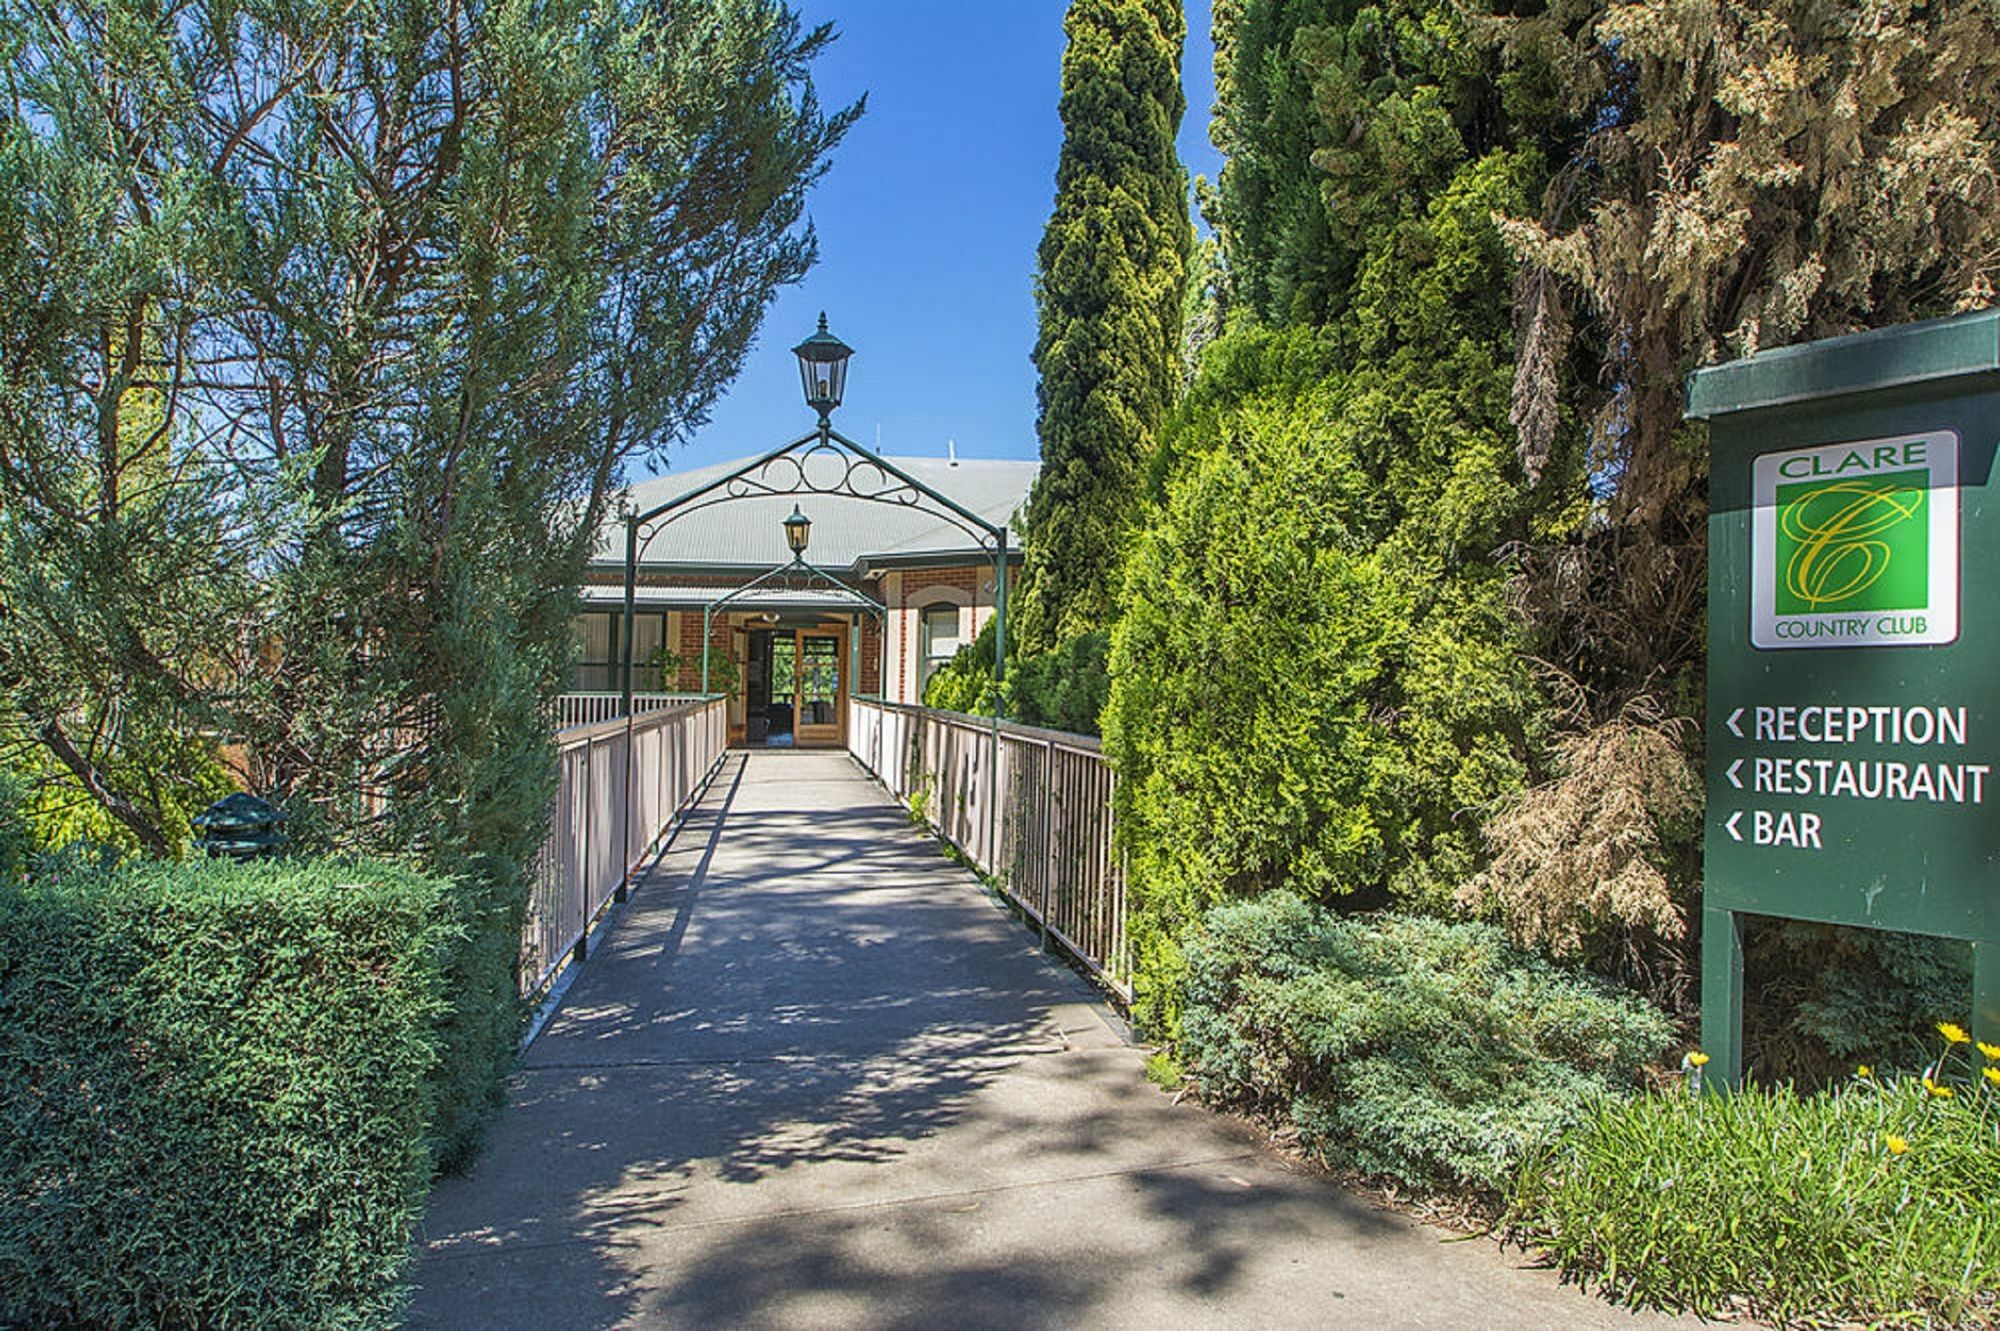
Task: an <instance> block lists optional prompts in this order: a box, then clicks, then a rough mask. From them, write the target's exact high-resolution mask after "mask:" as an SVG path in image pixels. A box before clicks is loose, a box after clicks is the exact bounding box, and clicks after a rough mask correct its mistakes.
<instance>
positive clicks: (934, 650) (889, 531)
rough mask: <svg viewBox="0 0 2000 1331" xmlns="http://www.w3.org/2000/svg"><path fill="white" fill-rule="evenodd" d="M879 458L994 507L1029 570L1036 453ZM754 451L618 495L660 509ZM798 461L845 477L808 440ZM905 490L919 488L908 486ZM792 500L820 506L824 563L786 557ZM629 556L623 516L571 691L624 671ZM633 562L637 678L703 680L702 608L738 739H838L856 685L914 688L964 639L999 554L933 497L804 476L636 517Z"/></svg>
mask: <svg viewBox="0 0 2000 1331" xmlns="http://www.w3.org/2000/svg"><path fill="white" fill-rule="evenodd" d="M886 460H887V461H888V462H890V463H891V464H892V465H894V466H895V467H897V468H899V469H900V470H902V471H904V472H906V473H908V474H909V475H911V476H913V477H915V478H916V479H917V480H919V481H921V482H922V483H923V484H925V485H927V486H930V487H931V488H933V489H935V490H937V491H939V492H941V493H943V494H946V495H949V496H950V497H951V498H952V499H953V501H955V502H956V503H958V504H959V505H960V506H962V507H963V508H965V509H967V510H969V511H971V512H973V513H976V514H978V515H979V517H980V518H982V519H984V520H985V521H987V522H990V523H993V524H994V525H1001V524H1005V525H1006V526H1007V527H1008V528H1009V532H1010V544H1015V546H1016V548H1014V549H1011V550H1010V551H1009V555H1010V559H1009V572H1008V581H1009V584H1010V586H1011V585H1012V584H1013V582H1014V581H1015V579H1016V578H1017V576H1018V573H1019V569H1020V556H1019V550H1018V545H1017V544H1016V543H1017V540H1018V537H1017V536H1016V535H1015V533H1016V532H1017V529H1018V526H1019V522H1018V512H1019V510H1020V508H1021V506H1022V505H1023V504H1024V503H1026V501H1027V497H1028V490H1029V487H1030V486H1031V485H1032V484H1033V483H1034V479H1035V471H1036V468H1037V466H1038V465H1039V464H1037V463H1035V462H1022V461H1005V460H996V459H975V458H964V459H960V458H909V457H898V458H888V459H886ZM748 461H749V460H748V459H745V460H743V461H738V462H725V463H720V464H717V465H716V466H713V467H706V468H702V469H700V470H697V471H690V472H686V473H681V474H677V475H672V476H666V477H662V478H660V479H658V480H652V481H645V482H642V483H640V484H638V485H635V486H633V487H632V488H631V489H630V490H629V491H628V492H627V495H626V499H627V501H628V503H627V505H625V506H621V507H624V508H626V509H627V511H632V512H644V511H647V510H650V509H652V508H654V507H656V506H657V505H659V504H662V503H665V502H667V501H668V500H671V499H673V498H675V497H677V496H680V495H686V494H691V493H693V492H694V491H696V490H699V489H701V488H702V487H703V486H705V485H709V484H711V483H713V482H715V481H718V480H721V479H723V478H724V477H727V476H729V475H730V474H731V473H733V472H736V471H738V470H740V469H741V468H742V467H744V466H745V465H746V463H747V462H748ZM800 465H801V466H802V467H803V469H804V470H803V473H802V474H803V475H804V476H805V477H806V478H807V480H808V482H809V485H810V487H812V488H813V489H832V488H839V484H838V483H839V481H840V479H841V477H840V475H839V474H838V473H837V472H829V471H828V470H827V469H828V468H837V467H841V466H845V465H846V464H845V461H844V460H843V459H841V458H838V457H829V456H819V457H812V456H808V457H806V458H805V459H804V460H803V461H802V463H801V464H800ZM859 467H860V469H861V474H859V475H857V476H856V477H855V478H853V479H854V488H857V489H861V490H863V491H865V492H871V493H873V492H881V491H884V490H894V489H895V488H896V487H895V486H894V485H893V483H890V484H886V485H885V484H884V482H889V481H890V478H888V477H886V476H884V475H883V474H882V473H879V472H874V469H873V468H870V467H869V466H868V464H867V463H865V462H863V463H861V464H859ZM870 473H872V474H870ZM800 488H805V487H800ZM901 497H903V498H908V497H912V496H910V495H909V492H907V491H904V492H903V495H902V496H901ZM794 506H796V507H797V508H798V509H799V511H800V512H802V513H803V514H804V515H805V516H806V517H807V518H809V519H810V520H811V523H812V528H811V538H810V543H809V545H808V547H807V550H806V552H805V558H806V559H807V560H808V561H810V565H811V568H812V569H813V570H817V572H818V573H819V574H822V575H824V576H823V577H821V576H812V575H809V574H808V573H807V572H806V570H805V569H802V568H801V567H799V566H797V565H794V564H793V563H792V554H791V550H790V549H789V547H788V546H787V543H786V539H785V533H784V520H785V519H786V518H787V517H789V516H790V515H791V513H792V511H793V509H794ZM624 560H625V526H624V523H623V521H622V519H613V520H612V521H611V522H608V523H607V524H606V526H605V528H604V529H603V530H602V531H601V532H600V534H599V539H598V546H597V551H596V555H595V557H594V558H593V560H592V562H591V565H590V570H589V572H588V574H587V575H586V578H585V585H584V587H583V597H584V605H585V609H584V612H583V613H582V614H581V615H580V616H579V618H578V620H577V638H578V642H579V645H580V649H581V650H580V652H579V656H578V662H577V665H576V667H575V669H574V671H573V674H572V679H571V688H572V689H574V690H575V691H577V692H581V693H612V692H617V691H618V690H619V689H620V687H621V682H622V681H621V673H622V662H623V659H624V654H623V637H622V634H623V620H624V615H623V603H624V567H625V564H624ZM638 570H639V572H638V580H637V596H636V601H635V615H634V623H633V634H632V641H633V649H634V651H633V659H634V661H635V662H636V663H637V664H636V666H635V669H634V672H633V688H634V691H635V692H638V693H650V692H670V693H671V692H688V691H693V690H695V689H698V688H699V687H700V684H701V668H702V651H701V646H702V625H703V622H704V620H707V621H709V623H710V631H709V644H710V649H711V650H710V655H709V661H708V664H709V680H710V687H711V688H712V689H713V690H714V691H716V692H727V693H728V694H729V695H730V706H729V726H730V740H731V742H732V743H736V744H745V743H747V744H800V745H815V744H823V745H838V744H841V743H844V742H845V739H846V726H847V703H846V700H847V699H848V698H849V697H850V696H852V695H855V694H861V695H864V696H875V697H881V698H885V699H887V700H889V701H891V702H916V701H918V700H919V699H920V698H921V697H922V694H923V685H924V681H925V680H926V679H928V678H929V676H930V672H931V671H933V670H935V669H936V668H937V667H938V666H939V665H940V664H942V663H943V662H944V661H946V660H948V659H950V657H951V655H952V654H953V653H954V652H956V651H957V650H958V648H959V646H960V645H961V644H963V643H967V642H970V641H971V640H972V639H973V637H974V636H975V635H977V634H978V632H979V631H980V629H981V628H983V627H984V626H985V624H986V621H987V620H988V619H990V618H991V617H992V615H993V609H994V585H993V584H994V569H993V559H992V556H991V554H990V553H989V552H988V551H987V550H986V549H984V548H982V547H981V545H980V543H979V540H978V538H977V536H976V535H975V534H973V533H970V532H967V531H964V530H962V529H961V528H959V527H958V526H955V525H953V524H952V523H951V522H950V521H949V520H947V519H945V518H944V517H941V516H939V514H938V512H937V511H936V510H935V509H934V508H926V507H924V506H923V505H921V504H919V503H905V502H900V500H899V499H891V500H889V501H886V502H885V501H869V500H865V499H859V498H855V497H853V496H851V495H846V494H831V493H815V492H810V490H809V492H807V493H787V494H783V495H769V494H766V495H746V496H744V497H734V498H729V499H727V500H725V501H723V502H718V503H713V504H709V505H706V506H691V507H690V510H689V511H687V512H685V513H684V514H682V515H681V516H678V517H676V518H674V520H672V521H671V522H668V523H666V524H665V525H663V526H661V527H660V528H659V529H658V530H657V531H655V532H653V533H651V534H650V535H647V534H644V533H642V546H641V549H640V554H639V561H638ZM760 580H761V581H760ZM752 584H756V585H755V586H754V587H753V586H752ZM725 598H726V599H725ZM862 598H865V600H863V599H862ZM870 602H872V603H874V604H873V605H870V604H869V603H870ZM876 605H879V606H880V607H881V611H880V612H879V613H878V612H877V610H876V609H875V608H874V606H876Z"/></svg>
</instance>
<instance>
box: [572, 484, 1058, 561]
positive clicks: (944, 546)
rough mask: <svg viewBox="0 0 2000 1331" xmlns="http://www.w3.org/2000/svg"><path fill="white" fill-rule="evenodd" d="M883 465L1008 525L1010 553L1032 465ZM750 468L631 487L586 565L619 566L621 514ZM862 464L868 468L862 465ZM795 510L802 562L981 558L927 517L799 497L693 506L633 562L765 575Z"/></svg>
mask: <svg viewBox="0 0 2000 1331" xmlns="http://www.w3.org/2000/svg"><path fill="white" fill-rule="evenodd" d="M885 460H886V461H888V462H890V463H892V464H894V465H895V466H897V467H899V468H901V469H902V470H903V471H905V472H907V473H909V474H910V475H911V476H913V477H915V478H916V479H917V480H919V481H922V482H923V483H924V484H925V485H928V486H930V487H932V488H933V489H935V490H938V491H940V492H942V493H944V494H947V495H949V496H951V498H952V499H953V500H954V501H956V502H957V503H958V504H960V505H961V506H963V507H964V508H966V509H969V510H970V511H972V512H974V513H976V514H978V515H979V516H980V517H981V518H983V519H985V520H986V521H988V522H991V523H993V524H994V525H995V526H1000V525H1005V526H1007V527H1008V528H1009V544H1010V546H1018V541H1017V540H1015V539H1014V532H1015V530H1017V529H1018V526H1019V523H1018V521H1017V514H1018V512H1019V510H1020V508H1021V506H1022V505H1023V504H1025V503H1026V502H1027V499H1028V490H1029V488H1030V487H1031V486H1033V484H1034V481H1035V473H1036V471H1038V470H1039V469H1040V467H1041V464H1040V463H1039V462H1029V461H1016V460H1013V459H1001V458H961V459H959V460H957V461H956V462H954V461H952V460H950V459H947V458H911V457H890V458H887V459H885ZM752 461H755V459H754V458H739V459H737V460H736V461H734V462H721V463H717V464H716V465H715V466H712V467H702V468H699V469H697V470H694V471H687V472H682V473H679V474H678V475H669V476H662V477H659V478H658V479H655V480H650V481H641V482H640V483H639V484H637V485H634V486H632V487H631V488H630V489H629V490H627V491H626V492H625V498H626V500H627V501H628V503H629V508H625V507H623V506H619V507H617V508H615V509H614V511H615V512H617V513H618V514H620V516H615V517H613V518H612V519H611V520H609V521H607V522H606V523H605V525H604V526H603V527H602V528H601V529H599V531H598V540H597V554H596V558H595V560H594V562H595V563H597V564H599V565H609V566H611V567H614V568H623V567H624V564H625V523H624V518H623V516H622V514H623V513H624V512H628V511H630V512H644V511H646V510H647V509H650V508H654V507H656V506H658V505H660V504H663V503H666V502H667V501H668V500H670V499H673V498H675V497H676V496H679V495H684V494H688V493H691V492H692V491H695V490H698V489H700V488H701V487H702V486H704V485H708V484H712V483H713V482H715V481H718V480H721V479H722V478H723V477H725V476H727V475H729V474H730V473H731V472H733V471H736V470H738V469H739V468H741V467H743V466H745V465H746V464H748V463H750V462H752ZM862 465H863V466H864V467H866V464H865V463H864V464H862ZM840 478H841V468H840V466H839V464H838V463H836V462H835V461H834V460H832V459H829V458H825V457H817V458H814V459H812V460H811V462H810V463H809V464H808V466H807V468H806V476H805V479H806V481H807V483H808V484H809V485H812V486H814V487H831V486H833V485H836V484H838V483H839V481H840ZM794 479H795V473H792V472H790V471H789V470H787V471H786V472H785V474H784V476H783V478H782V483H784V484H789V483H790V482H792V481H793V480H794ZM856 480H857V482H859V483H860V485H861V486H862V488H868V489H876V488H880V486H881V484H882V482H884V481H886V482H887V483H888V484H890V485H894V484H897V482H895V481H894V479H893V478H891V477H886V476H880V475H879V474H877V473H874V472H873V469H869V470H868V473H867V474H866V475H863V476H857V477H856ZM794 504H797V505H798V506H799V509H800V511H802V512H803V513H804V514H805V515H806V516H807V517H809V518H811V519H812V524H813V525H812V545H811V548H810V549H809V550H808V551H807V557H808V558H810V559H811V560H812V562H813V563H815V564H818V565H819V566H820V567H822V568H829V569H841V570H846V569H853V570H856V571H858V570H860V569H861V568H864V567H866V565H867V564H868V562H869V560H870V558H871V557H873V556H886V555H893V556H896V557H898V558H908V557H910V556H913V555H924V554H939V555H944V554H954V553H964V554H977V553H979V550H980V547H979V539H978V537H977V536H975V535H973V534H970V533H967V532H966V531H964V530H963V529H961V528H960V527H958V526H956V525H954V524H953V523H952V522H950V521H947V520H946V519H944V518H942V517H940V516H938V514H937V513H936V512H934V511H926V510H925V509H922V508H917V507H914V506H909V505H905V504H902V503H898V502H880V501H871V500H866V499H857V498H854V497H852V496H849V495H835V494H825V493H812V492H806V493H800V494H786V495H758V496H753V497H746V498H738V499H729V500H727V501H725V502H722V503H716V504H711V505H708V506H706V507H701V508H697V509H696V510H694V511H693V512H690V513H687V514H684V515H683V516H681V517H678V518H676V519H675V520H674V521H672V522H670V523H668V524H667V525H666V526H664V527H662V528H660V529H659V531H658V533H657V534H655V535H654V536H653V537H652V538H651V539H650V540H649V541H646V542H645V544H644V545H643V546H642V548H641V550H640V552H639V562H640V563H641V564H642V565H673V566H700V565H711V566H718V567H726V568H734V569H746V568H770V567H772V566H773V565H777V564H782V563H785V562H786V561H788V560H789V559H790V558H791V557H792V556H791V551H790V550H789V549H788V548H787V547H786V545H785V533H784V529H783V526H782V524H783V522H784V520H785V519H786V518H787V517H789V516H791V512H792V506H793V505H794ZM643 535H644V533H642V536H643Z"/></svg>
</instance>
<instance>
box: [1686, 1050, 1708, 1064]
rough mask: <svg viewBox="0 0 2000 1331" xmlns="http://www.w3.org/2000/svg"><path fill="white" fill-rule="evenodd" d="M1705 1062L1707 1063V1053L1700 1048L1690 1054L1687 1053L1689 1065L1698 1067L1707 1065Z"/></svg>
mask: <svg viewBox="0 0 2000 1331" xmlns="http://www.w3.org/2000/svg"><path fill="white" fill-rule="evenodd" d="M1707 1064H1708V1055H1707V1054H1704V1053H1702V1052H1701V1050H1699V1049H1697V1050H1695V1051H1694V1052H1693V1053H1692V1054H1689V1055H1688V1066H1689V1067H1694V1068H1699V1067H1705V1066H1707Z"/></svg>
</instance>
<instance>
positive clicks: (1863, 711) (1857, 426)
mask: <svg viewBox="0 0 2000 1331" xmlns="http://www.w3.org/2000/svg"><path fill="white" fill-rule="evenodd" d="M1688 415H1689V416H1690V417H1691V418H1694V419H1697V420H1706V421H1708V422H1710V478H1709V496H1710V508H1709V519H1708V536H1709V547H1708V556H1709V572H1708V592H1709V623H1708V634H1709V649H1708V815H1707V828H1706V833H1705V837H1704V858H1705V866H1704V874H1703V877H1704V889H1703V902H1702V906H1703V919H1702V924H1703V929H1704V934H1703V943H1702V1046H1703V1048H1704V1049H1705V1050H1706V1051H1707V1053H1708V1054H1709V1056H1710V1059H1711V1063H1710V1065H1709V1076H1710V1079H1711V1082H1712V1084H1719V1085H1723V1086H1735V1085H1737V1084H1738V1083H1739V1082H1740V1080H1741V1077H1742V1063H1743V1057H1742V1055H1743V1050H1742V1032H1743V1020H1742V1006H1743V948H1742V932H1741V923H1740V920H1739V916H1740V915H1742V914H1753V915H1772V916H1782V917H1786V918H1790V919H1800V920H1818V921H1823V922H1826V923H1831V924H1845V925H1856V926H1861V927H1865V928H1872V929H1890V930H1898V931H1902V932H1907V933H1920V934H1935V935H1940V936H1943V937H1949V938H1963V939H1970V940H1972V942H1973V957H1974V960H1973V968H1974V973H1973V990H1974V992H1973V995H1972V1005H1971V1015H1972V1024H1973V1028H1974V1031H1975V1033H1976V1034H1977V1035H1978V1036H1979V1038H1981V1039H1984V1040H1989V1041H1993V1042H1995V1043H2000V576H1996V574H2000V503H1996V502H1995V496H1994V494H1993V491H1992V486H1991V484H1990V482H1991V480H1992V473H1993V463H1994V451H1995V445H1996V442H2000V311H1984V312H1981V313H1978V314H1971V315H1964V316H1960V317H1957V318H1951V319H1938V320H1933V321H1931V322H1928V323H1920V324H1911V325H1909V326H1906V327H1902V328H1893V329H1887V330H1884V331H1881V332H1875V333H1863V334H1860V335H1858V336H1854V337H1842V338H1835V339H1833V340H1831V341H1825V342H1816V343H1812V344H1810V345H1807V346H1800V347H1787V348H1784V349H1782V350H1779V351H1773V352H1766V353H1764V354H1762V355H1758V356H1753V357H1750V358H1749V359H1747V360H1741V361H1737V362H1734V363H1732V364H1729V365H1722V366H1717V367H1715V368H1714V369H1709V370H1703V371H1701V372H1699V373H1697V374H1696V375H1695V376H1694V377H1693V379H1692V380H1691V381H1690V383H1689V388H1688Z"/></svg>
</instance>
